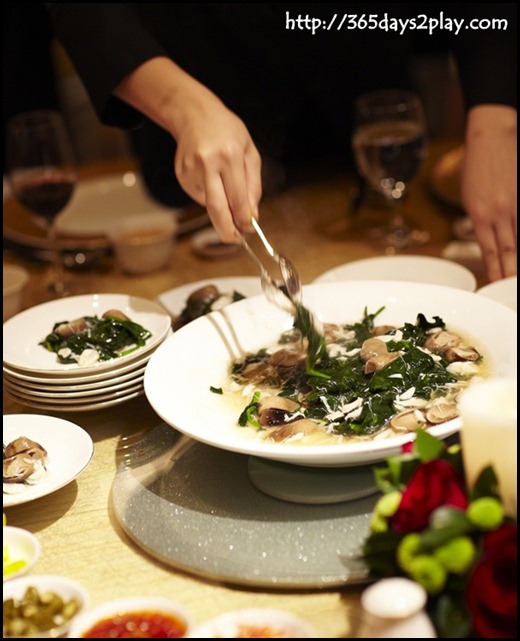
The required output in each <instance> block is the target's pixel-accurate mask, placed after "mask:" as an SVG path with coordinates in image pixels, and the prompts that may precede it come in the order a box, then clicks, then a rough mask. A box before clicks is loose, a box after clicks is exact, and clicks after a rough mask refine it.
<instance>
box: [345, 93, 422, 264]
mask: <svg viewBox="0 0 520 641" xmlns="http://www.w3.org/2000/svg"><path fill="white" fill-rule="evenodd" d="M355 109H356V112H355V118H356V121H355V128H354V133H353V137H352V146H353V149H354V156H355V159H356V164H357V168H358V171H359V173H360V175H361V176H362V177H363V178H364V179H365V180H366V181H367V182H368V183H369V184H370V185H371V186H372V188H373V189H375V190H376V191H377V192H379V193H380V194H382V195H383V196H384V197H385V201H386V203H387V205H388V212H389V216H388V223H387V224H386V225H385V226H384V227H382V228H378V229H375V230H373V235H374V236H375V237H377V238H379V240H380V241H382V242H383V244H384V247H385V249H386V250H387V253H394V252H395V250H398V249H403V248H405V247H408V246H410V245H419V244H423V243H425V242H427V241H428V240H429V238H430V234H429V232H428V231H427V230H420V229H415V228H414V227H412V225H411V224H410V223H409V222H408V221H407V220H406V217H405V212H404V209H403V201H404V198H405V195H406V193H407V190H408V186H409V183H410V181H412V180H413V179H414V178H415V176H416V175H417V174H418V173H419V170H420V168H421V166H422V164H423V161H424V159H425V158H426V155H427V150H428V145H427V126H426V117H425V113H424V108H423V105H422V102H421V99H420V98H419V96H418V95H417V94H416V93H414V92H413V91H407V90H401V89H389V90H386V89H385V90H381V91H374V92H372V93H368V94H364V95H361V96H359V98H358V99H357V101H356V104H355Z"/></svg>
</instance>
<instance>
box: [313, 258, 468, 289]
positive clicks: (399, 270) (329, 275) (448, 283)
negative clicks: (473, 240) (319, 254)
mask: <svg viewBox="0 0 520 641" xmlns="http://www.w3.org/2000/svg"><path fill="white" fill-rule="evenodd" d="M346 280H401V281H406V282H413V283H429V284H430V285H444V286H445V287H454V288H455V289H464V290H466V291H468V292H474V291H475V288H476V286H477V280H476V278H475V276H474V275H473V274H472V273H471V272H470V271H469V269H467V268H466V267H463V266H462V265H459V264H458V263H455V262H453V261H451V260H446V259H443V258H431V257H429V256H378V257H376V258H366V259H364V260H356V261H353V262H352V263H346V264H344V265H339V266H338V267H334V268H333V269H331V270H329V271H327V272H325V273H323V274H321V276H318V278H315V279H314V281H313V282H314V283H333V282H337V281H346Z"/></svg>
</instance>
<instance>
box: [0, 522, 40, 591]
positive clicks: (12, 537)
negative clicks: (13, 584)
mask: <svg viewBox="0 0 520 641" xmlns="http://www.w3.org/2000/svg"><path fill="white" fill-rule="evenodd" d="M3 530H4V531H3V544H4V581H11V580H12V579H16V578H17V577H19V576H22V574H26V573H27V572H29V570H30V569H31V568H32V567H33V565H34V564H35V563H36V561H37V560H38V559H39V557H40V553H41V545H40V541H39V540H38V538H37V537H36V536H34V534H32V533H31V532H29V531H28V530H24V529H23V528H20V527H12V526H11V525H5V526H4V528H3ZM6 553H7V564H8V567H9V565H11V564H15V563H17V562H19V561H21V562H23V564H24V565H23V566H22V567H20V568H18V569H17V570H14V571H12V570H11V571H8V573H7V574H6V558H5V557H6Z"/></svg>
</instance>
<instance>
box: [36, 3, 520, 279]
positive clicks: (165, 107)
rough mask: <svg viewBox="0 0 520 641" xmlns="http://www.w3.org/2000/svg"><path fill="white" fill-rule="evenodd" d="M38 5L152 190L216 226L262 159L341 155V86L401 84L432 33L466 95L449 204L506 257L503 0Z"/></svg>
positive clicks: (244, 192)
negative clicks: (459, 175) (454, 199)
mask: <svg viewBox="0 0 520 641" xmlns="http://www.w3.org/2000/svg"><path fill="white" fill-rule="evenodd" d="M47 6H48V10H49V12H50V16H51V19H52V24H53V27H54V30H55V33H56V35H57V37H58V38H59V39H60V40H61V42H62V44H63V45H64V47H65V49H66V50H67V52H68V53H69V55H70V57H71V59H72V61H73V63H74V65H75V67H76V69H77V71H78V73H79V75H80V77H81V78H82V80H83V82H84V83H85V86H86V89H87V91H88V92H89V95H90V97H91V100H92V103H93V105H94V107H95V109H96V111H97V113H98V115H99V118H100V119H101V121H102V122H103V123H104V124H107V125H114V126H118V127H124V128H129V129H131V130H132V135H133V138H134V141H135V144H136V150H137V152H138V153H139V155H140V156H141V159H142V170H143V176H144V179H145V181H146V183H147V185H148V187H149V189H150V191H151V193H152V194H153V195H154V196H155V197H156V198H157V199H159V200H160V201H161V202H164V203H165V204H168V205H173V206H180V205H183V204H185V203H186V201H187V199H188V198H189V199H192V200H193V201H195V202H197V203H199V204H201V205H203V206H204V207H205V208H206V209H207V211H208V213H209V215H210V218H211V220H212V222H213V225H214V227H215V228H216V230H217V231H218V233H219V235H220V237H221V239H222V240H223V241H226V242H235V241H236V236H235V228H236V227H237V228H238V229H240V230H241V231H247V230H249V229H250V220H251V216H257V215H258V213H257V212H258V203H259V201H260V199H261V195H262V164H263V165H264V167H265V166H266V165H267V166H271V167H272V166H282V167H290V166H291V165H292V164H294V163H295V162H304V161H305V160H306V159H314V160H315V159H316V158H320V157H323V158H329V159H330V158H333V159H335V160H336V161H337V162H338V163H341V164H340V165H338V166H343V164H344V165H345V166H346V164H347V163H348V162H349V147H350V145H349V141H350V135H351V119H350V116H351V115H352V109H353V103H354V99H355V97H356V96H357V95H359V94H361V93H364V92H366V91H368V90H371V89H380V88H391V87H406V86H409V84H410V83H409V78H408V63H409V60H410V54H411V51H413V47H414V46H415V45H417V43H420V42H421V39H424V38H426V39H428V40H429V42H430V43H431V42H436V41H437V39H438V40H439V42H440V46H446V47H449V49H450V51H452V52H453V53H454V55H455V56H456V60H457V63H458V65H459V72H460V77H461V81H462V87H463V91H464V98H465V107H466V110H467V126H466V138H465V144H466V154H465V157H466V162H465V167H464V171H463V183H462V193H463V200H464V205H465V207H466V210H467V211H468V213H469V214H470V215H471V217H472V219H473V222H474V227H475V231H476V235H477V239H478V241H479V243H480V245H481V247H482V250H483V256H484V260H485V262H486V266H487V270H488V276H489V279H490V280H496V279H498V278H502V277H504V276H509V275H511V274H513V273H516V5H514V4H509V3H507V4H492V5H491V4H486V3H478V4H459V5H456V6H455V7H453V6H452V5H438V4H423V5H416V4H413V5H410V4H405V3H384V4H366V3H365V4H350V3H325V4H323V3H322V4H314V3H290V4H276V3H271V4H264V3H251V4H238V3H211V4H209V3H208V4H206V3H198V4H197V3H189V4H188V3H157V4H155V3H148V4H140V3H131V4H124V3H123V4H121V3H90V4H86V3H79V4H76V3H74V4H72V3H57V4H50V5H47ZM347 13H348V15H349V16H351V18H350V19H349V18H346V15H347ZM362 15H363V16H365V18H368V17H369V16H370V15H371V16H375V18H374V19H375V20H376V26H375V28H372V29H370V28H368V22H365V23H362V22H356V20H357V19H359V18H360V17H361V16H362ZM422 15H424V16H425V18H427V19H434V18H435V19H439V18H440V17H441V15H442V18H443V20H444V23H443V24H444V27H443V28H441V27H440V26H438V27H437V29H436V30H435V31H434V32H433V33H431V34H430V33H429V32H428V31H427V30H422V31H421V30H419V29H417V28H415V29H413V28H412V26H411V23H410V22H404V21H406V20H410V19H411V18H415V19H416V20H419V21H420V20H422V18H421V16H422ZM352 16H357V18H352ZM385 16H386V17H387V18H388V19H389V20H393V21H395V22H394V24H395V25H396V26H397V30H391V29H385V28H384V24H383V22H382V19H383V18H384V17H385ZM472 18H479V19H481V20H482V19H486V20H488V21H489V20H491V19H493V18H506V19H507V21H508V22H507V28H506V29H505V30H498V29H491V28H487V29H484V28H481V29H480V30H472V29H466V28H460V29H459V30H458V33H455V28H456V25H457V24H461V22H460V21H461V20H465V21H466V25H467V24H468V23H469V20H470V19H472ZM318 20H319V21H320V22H319V23H318ZM378 20H379V21H380V22H377V21H378ZM398 20H401V22H398ZM341 21H343V22H342V24H343V26H341V28H340V22H341ZM448 21H451V23H449V22H448ZM456 21H459V22H456ZM372 24H374V23H372ZM387 24H388V23H387ZM416 24H417V23H416ZM427 24H432V23H427ZM448 24H451V30H450V29H449V28H448ZM480 24H481V25H484V24H488V23H482V22H481V23H480ZM318 25H319V26H318ZM348 25H350V27H351V28H347V26H348ZM402 25H408V27H407V28H402ZM172 164H173V167H172Z"/></svg>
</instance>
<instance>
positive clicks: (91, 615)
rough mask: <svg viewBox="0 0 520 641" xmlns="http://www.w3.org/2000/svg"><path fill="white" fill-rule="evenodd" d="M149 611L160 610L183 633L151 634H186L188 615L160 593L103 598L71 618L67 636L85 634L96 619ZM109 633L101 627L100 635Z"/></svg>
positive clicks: (148, 613)
mask: <svg viewBox="0 0 520 641" xmlns="http://www.w3.org/2000/svg"><path fill="white" fill-rule="evenodd" d="M151 613H154V614H161V615H163V616H164V617H165V618H166V619H167V620H168V621H170V622H172V623H173V625H174V626H175V627H176V628H178V626H181V627H182V629H184V634H179V635H176V634H171V635H170V636H167V635H164V634H163V635H157V634H156V635H154V636H155V637H156V638H163V639H164V638H174V637H177V636H178V637H179V638H182V637H187V636H188V635H189V633H190V631H191V629H192V621H191V616H190V615H189V613H188V611H187V610H186V609H185V608H184V607H183V606H182V605H180V604H178V603H176V602H175V601H171V600H170V599H165V598H161V597H150V596H135V597H126V598H121V599H114V600H113V601H107V602H105V603H102V604H101V605H99V606H98V607H96V608H93V609H92V610H89V611H87V612H84V613H83V614H81V616H78V617H77V619H75V620H74V623H73V625H71V627H70V630H69V634H68V636H69V638H71V639H82V638H86V634H87V633H88V631H89V630H91V629H92V628H93V627H94V626H95V625H97V624H98V623H101V622H106V621H107V620H109V619H113V618H117V617H124V616H125V615H130V616H132V615H139V614H146V615H148V616H149V615H150V614H151ZM115 625H119V626H120V625H121V622H120V621H119V622H118V623H116V624H115ZM95 636H98V635H95ZM111 636H112V635H110V634H108V633H107V631H106V628H105V634H104V635H103V636H101V637H100V638H111ZM114 636H115V635H114ZM121 636H122V635H119V638H121ZM128 636H129V637H130V636H137V635H128ZM139 636H141V638H147V637H146V634H144V633H143V634H142V635H139ZM150 638H152V635H150Z"/></svg>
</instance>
